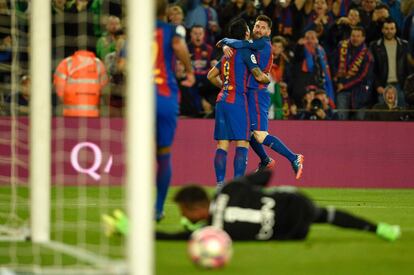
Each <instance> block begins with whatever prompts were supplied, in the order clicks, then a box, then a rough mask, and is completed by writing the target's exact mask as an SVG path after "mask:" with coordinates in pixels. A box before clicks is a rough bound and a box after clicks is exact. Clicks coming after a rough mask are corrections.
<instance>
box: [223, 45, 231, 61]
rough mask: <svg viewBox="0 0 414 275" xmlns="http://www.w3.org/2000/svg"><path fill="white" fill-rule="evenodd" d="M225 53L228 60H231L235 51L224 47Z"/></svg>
mask: <svg viewBox="0 0 414 275" xmlns="http://www.w3.org/2000/svg"><path fill="white" fill-rule="evenodd" d="M223 53H224V56H225V57H227V58H231V57H232V56H233V50H232V49H231V48H230V47H229V46H223Z"/></svg>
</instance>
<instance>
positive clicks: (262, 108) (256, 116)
mask: <svg viewBox="0 0 414 275" xmlns="http://www.w3.org/2000/svg"><path fill="white" fill-rule="evenodd" d="M222 43H223V44H225V45H228V46H230V47H232V48H235V49H240V48H249V49H252V50H254V55H255V56H256V59H257V63H258V65H259V68H260V69H261V70H262V71H263V72H264V73H269V71H270V68H271V67H272V63H273V56H272V44H271V43H270V39H269V37H268V36H263V37H261V38H259V39H256V40H253V41H240V40H234V39H227V38H225V39H223V40H222ZM267 86H268V84H264V83H259V82H257V80H256V79H255V78H254V77H253V76H252V75H250V77H249V79H248V81H247V88H248V102H249V112H250V120H251V129H252V130H259V131H267V129H268V113H269V107H270V93H269V91H268V90H267Z"/></svg>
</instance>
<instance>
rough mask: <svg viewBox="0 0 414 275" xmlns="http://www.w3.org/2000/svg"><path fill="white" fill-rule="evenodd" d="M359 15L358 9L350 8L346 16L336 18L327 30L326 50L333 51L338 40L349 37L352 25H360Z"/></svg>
mask: <svg viewBox="0 0 414 275" xmlns="http://www.w3.org/2000/svg"><path fill="white" fill-rule="evenodd" d="M360 23H361V17H360V16H359V10H358V9H354V8H352V9H350V10H349V12H348V15H347V16H343V17H340V18H338V19H337V20H336V21H335V23H334V24H332V25H331V27H330V28H329V30H328V37H327V50H328V52H333V51H334V50H335V49H336V48H337V47H338V44H339V42H340V41H342V40H346V39H349V37H350V36H351V31H352V28H353V27H356V26H360Z"/></svg>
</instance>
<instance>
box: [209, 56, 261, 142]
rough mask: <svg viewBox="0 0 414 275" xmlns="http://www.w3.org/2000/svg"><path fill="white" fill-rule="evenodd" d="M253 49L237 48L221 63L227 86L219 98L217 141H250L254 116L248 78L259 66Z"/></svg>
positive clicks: (219, 64)
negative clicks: (251, 108)
mask: <svg viewBox="0 0 414 275" xmlns="http://www.w3.org/2000/svg"><path fill="white" fill-rule="evenodd" d="M252 56H253V57H254V55H253V53H252V52H251V51H250V50H249V49H239V50H235V52H234V55H233V56H232V57H231V58H230V59H228V58H227V57H224V56H223V58H222V59H221V60H220V61H219V62H218V63H217V65H216V68H217V69H218V70H219V71H220V77H221V80H222V83H223V87H222V89H221V91H220V93H219V94H218V96H217V101H216V125H215V129H214V139H215V140H249V139H250V119H249V113H248V106H247V96H246V92H247V86H246V85H247V80H248V78H249V75H250V72H249V71H250V70H252V69H253V68H256V67H257V63H256V60H255V59H254V58H251V57H252Z"/></svg>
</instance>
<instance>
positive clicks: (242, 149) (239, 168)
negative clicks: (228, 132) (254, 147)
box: [233, 140, 249, 178]
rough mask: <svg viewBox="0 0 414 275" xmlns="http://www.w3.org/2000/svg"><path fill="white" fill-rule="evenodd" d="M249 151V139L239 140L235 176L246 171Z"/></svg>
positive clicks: (239, 175)
mask: <svg viewBox="0 0 414 275" xmlns="http://www.w3.org/2000/svg"><path fill="white" fill-rule="evenodd" d="M248 152H249V141H247V140H238V141H237V142H236V153H235V155H234V163H233V165H234V177H235V178H236V177H241V176H243V175H244V174H245V172H246V167H247V153H248Z"/></svg>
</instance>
